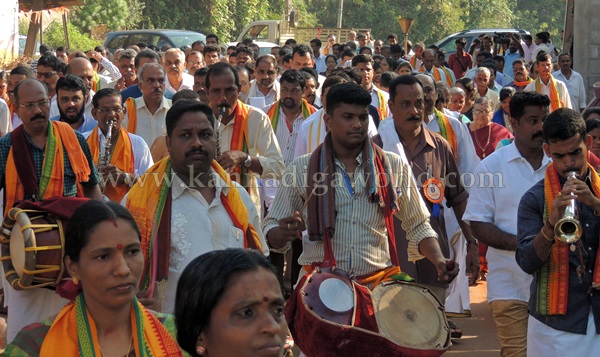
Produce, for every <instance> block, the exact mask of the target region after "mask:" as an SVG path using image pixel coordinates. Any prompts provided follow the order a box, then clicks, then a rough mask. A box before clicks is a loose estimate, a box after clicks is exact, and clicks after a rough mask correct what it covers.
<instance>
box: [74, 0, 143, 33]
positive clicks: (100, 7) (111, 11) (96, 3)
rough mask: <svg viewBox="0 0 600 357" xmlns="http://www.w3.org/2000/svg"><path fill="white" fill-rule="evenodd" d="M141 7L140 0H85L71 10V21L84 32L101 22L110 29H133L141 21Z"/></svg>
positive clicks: (88, 31)
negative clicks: (82, 3)
mask: <svg viewBox="0 0 600 357" xmlns="http://www.w3.org/2000/svg"><path fill="white" fill-rule="evenodd" d="M143 9H144V3H143V2H141V1H140V0H86V1H85V4H84V5H82V6H78V7H77V8H76V9H75V11H73V16H72V17H71V21H72V22H73V24H74V25H75V26H76V27H78V28H79V29H81V31H83V32H84V33H90V31H91V29H92V27H93V26H95V25H102V24H105V25H107V26H108V29H109V30H111V31H118V30H126V29H135V28H138V26H139V24H140V23H141V21H142V16H143Z"/></svg>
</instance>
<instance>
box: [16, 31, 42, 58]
mask: <svg viewBox="0 0 600 357" xmlns="http://www.w3.org/2000/svg"><path fill="white" fill-rule="evenodd" d="M26 42H27V36H25V35H19V56H23V54H24V53H25V43H26ZM34 50H35V53H34V56H36V57H39V56H40V41H39V40H36V41H35V49H34Z"/></svg>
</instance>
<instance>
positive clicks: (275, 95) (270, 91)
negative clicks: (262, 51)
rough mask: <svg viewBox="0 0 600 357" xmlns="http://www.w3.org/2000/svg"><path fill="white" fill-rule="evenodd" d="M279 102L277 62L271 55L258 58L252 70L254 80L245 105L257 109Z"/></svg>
mask: <svg viewBox="0 0 600 357" xmlns="http://www.w3.org/2000/svg"><path fill="white" fill-rule="evenodd" d="M278 100H279V81H277V60H276V59H275V57H274V56H273V55H271V54H266V55H263V56H260V57H258V59H257V60H256V66H255V68H254V79H253V80H252V82H250V90H249V91H248V97H247V98H246V104H250V105H252V106H254V107H257V108H268V107H270V106H271V105H273V104H274V103H275V102H277V101H278Z"/></svg>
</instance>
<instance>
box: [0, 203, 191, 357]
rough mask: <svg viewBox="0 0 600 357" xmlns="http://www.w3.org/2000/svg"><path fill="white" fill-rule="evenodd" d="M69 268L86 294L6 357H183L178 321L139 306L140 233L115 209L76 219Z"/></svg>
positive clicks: (69, 239) (27, 334)
mask: <svg viewBox="0 0 600 357" xmlns="http://www.w3.org/2000/svg"><path fill="white" fill-rule="evenodd" d="M64 263H65V267H66V269H67V271H68V272H69V274H70V276H71V278H72V283H73V284H75V286H76V287H80V289H75V291H76V292H77V290H80V291H79V292H78V293H77V295H76V297H75V300H74V301H72V302H70V303H68V304H67V305H66V306H65V307H64V308H63V309H62V310H61V311H60V312H59V313H58V315H57V316H55V317H52V318H49V319H46V320H43V321H41V322H39V323H34V324H31V325H29V326H26V327H25V328H23V329H22V330H21V331H20V332H19V334H18V335H17V337H16V338H15V339H14V340H13V341H12V343H11V344H10V345H9V346H8V347H7V349H6V350H5V352H4V353H5V355H6V356H17V357H20V356H43V357H46V356H48V357H50V356H66V357H70V356H86V357H88V356H95V357H123V356H127V357H130V356H138V357H139V356H169V357H171V356H182V352H181V350H180V348H179V346H178V345H177V342H176V337H175V323H174V320H173V316H171V315H164V314H157V313H154V312H151V311H150V310H148V309H146V308H145V307H143V306H142V304H141V303H139V302H138V301H137V299H136V292H137V290H138V286H139V280H140V276H141V273H142V270H143V269H144V258H143V255H142V247H141V244H140V232H139V230H138V227H137V225H136V223H135V221H134V220H133V217H132V216H131V214H130V213H129V211H127V209H125V208H124V207H122V206H120V205H119V204H117V203H114V202H100V201H94V200H92V201H89V202H86V203H85V204H83V205H82V206H81V207H79V208H78V209H77V210H76V211H75V213H74V214H73V216H72V217H71V219H70V223H69V226H68V227H67V230H66V233H65V258H64Z"/></svg>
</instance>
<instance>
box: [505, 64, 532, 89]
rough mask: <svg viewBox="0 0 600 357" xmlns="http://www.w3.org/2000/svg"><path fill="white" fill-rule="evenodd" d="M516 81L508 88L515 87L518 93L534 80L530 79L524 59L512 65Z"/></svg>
mask: <svg viewBox="0 0 600 357" xmlns="http://www.w3.org/2000/svg"><path fill="white" fill-rule="evenodd" d="M512 68H513V74H514V75H515V80H514V81H513V82H512V83H509V84H508V86H507V87H513V88H514V89H516V90H517V92H522V91H524V90H525V87H527V86H528V85H529V83H531V82H533V79H531V78H529V69H528V66H527V63H526V62H525V61H524V60H523V59H522V58H517V59H516V60H514V61H513V64H512Z"/></svg>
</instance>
